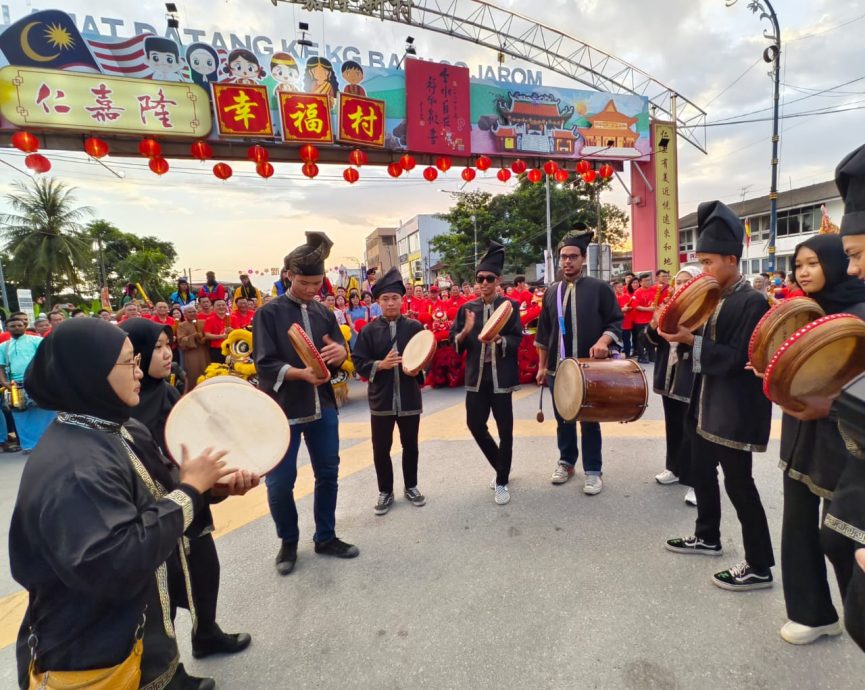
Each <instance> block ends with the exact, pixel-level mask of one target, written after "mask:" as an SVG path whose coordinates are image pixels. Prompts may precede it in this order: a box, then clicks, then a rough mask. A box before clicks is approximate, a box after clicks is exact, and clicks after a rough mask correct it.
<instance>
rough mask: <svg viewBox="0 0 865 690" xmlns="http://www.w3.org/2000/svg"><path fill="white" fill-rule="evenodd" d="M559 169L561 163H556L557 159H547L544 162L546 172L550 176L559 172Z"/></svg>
mask: <svg viewBox="0 0 865 690" xmlns="http://www.w3.org/2000/svg"><path fill="white" fill-rule="evenodd" d="M558 170H559V164H558V163H556V162H555V161H547V162H546V163H544V172H545V173H546V174H547V175H549V176H550V177H552V176H553V175H555V174H556V173H557V172H558Z"/></svg>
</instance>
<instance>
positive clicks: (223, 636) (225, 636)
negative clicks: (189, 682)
mask: <svg viewBox="0 0 865 690" xmlns="http://www.w3.org/2000/svg"><path fill="white" fill-rule="evenodd" d="M250 642H252V638H251V637H250V636H249V634H247V633H234V634H231V633H225V632H222V630H221V629H220V628H219V626H218V625H217V626H216V629H215V630H213V631H212V632H211V634H209V635H207V636H206V637H205V636H203V635H195V636H193V638H192V656H193V657H195V658H196V659H203V658H204V657H208V656H211V655H212V654H237V653H238V652H242V651H243V650H244V649H246V648H247V647H249V643H250Z"/></svg>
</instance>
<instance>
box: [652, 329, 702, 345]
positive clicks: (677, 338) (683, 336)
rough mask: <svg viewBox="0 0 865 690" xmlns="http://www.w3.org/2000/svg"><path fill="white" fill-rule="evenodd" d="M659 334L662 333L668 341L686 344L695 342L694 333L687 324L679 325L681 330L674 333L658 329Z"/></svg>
mask: <svg viewBox="0 0 865 690" xmlns="http://www.w3.org/2000/svg"><path fill="white" fill-rule="evenodd" d="M658 335H660V336H661V337H662V338H663V339H664V340H666V341H667V342H668V343H683V344H684V345H693V344H694V334H693V333H691V331H689V330H688V329H687V328H686V327H685V326H679V330H678V331H676V332H675V333H673V334H670V333H664V331H658Z"/></svg>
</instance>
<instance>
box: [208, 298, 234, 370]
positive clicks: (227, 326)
mask: <svg viewBox="0 0 865 690" xmlns="http://www.w3.org/2000/svg"><path fill="white" fill-rule="evenodd" d="M229 333H231V317H230V316H229V315H228V305H227V304H226V303H225V300H224V299H218V300H216V303H215V304H214V305H213V313H212V314H211V315H210V316H208V317H207V320H206V321H205V322H204V339H205V340H206V341H207V344H208V345H210V361H211V362H218V363H219V364H223V363H224V362H225V355H224V354H222V341H223V340H225V336H227V335H228V334H229Z"/></svg>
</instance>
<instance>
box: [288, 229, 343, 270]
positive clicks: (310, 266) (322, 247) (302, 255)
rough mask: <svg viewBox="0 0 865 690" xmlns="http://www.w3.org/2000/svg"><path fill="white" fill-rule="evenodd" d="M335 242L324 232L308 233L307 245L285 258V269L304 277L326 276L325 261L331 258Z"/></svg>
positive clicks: (301, 246)
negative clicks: (331, 249) (331, 250)
mask: <svg viewBox="0 0 865 690" xmlns="http://www.w3.org/2000/svg"><path fill="white" fill-rule="evenodd" d="M332 246H333V242H331V241H330V238H329V237H328V236H327V235H325V234H324V233H323V232H308V233H306V243H305V244H302V245H300V246H299V247H297V248H296V249H294V250H292V251H291V253H290V254H289V255H288V256H286V257H285V267H286V269H288V270H289V271H291V272H292V273H297V274H298V275H302V276H320V275H324V260H325V259H326V258H327V257H328V256H330V248H331V247H332Z"/></svg>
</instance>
